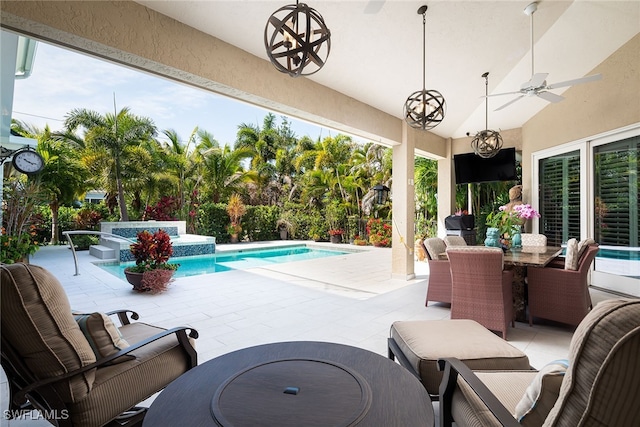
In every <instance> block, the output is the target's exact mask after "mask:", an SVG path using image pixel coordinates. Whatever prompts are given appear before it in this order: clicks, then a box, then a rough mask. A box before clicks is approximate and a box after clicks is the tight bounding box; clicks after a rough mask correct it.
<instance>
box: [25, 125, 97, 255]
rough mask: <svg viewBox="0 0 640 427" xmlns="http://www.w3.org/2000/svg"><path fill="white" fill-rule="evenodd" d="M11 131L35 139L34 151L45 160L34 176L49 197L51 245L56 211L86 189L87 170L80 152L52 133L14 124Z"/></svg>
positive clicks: (55, 231) (56, 225)
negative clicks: (81, 159) (40, 169)
mask: <svg viewBox="0 0 640 427" xmlns="http://www.w3.org/2000/svg"><path fill="white" fill-rule="evenodd" d="M14 130H17V131H18V133H20V134H21V135H22V136H24V137H27V138H33V139H36V140H37V147H36V151H37V152H38V153H39V154H40V155H41V156H42V158H43V160H44V167H43V169H42V171H40V173H38V174H37V175H36V176H35V182H36V183H37V185H38V186H39V188H40V191H42V192H43V193H44V194H46V198H47V200H48V204H49V208H50V209H51V244H53V245H56V244H58V242H59V239H58V234H59V233H58V230H59V228H60V227H59V221H58V212H59V210H60V207H61V206H62V205H65V204H71V203H73V202H74V201H75V200H76V199H77V197H78V196H80V195H81V194H82V193H84V192H85V191H86V190H88V189H89V188H88V183H87V178H88V175H89V174H88V170H87V168H86V167H85V166H84V165H83V164H82V162H81V161H80V153H79V151H78V150H76V149H74V147H72V146H70V145H69V144H68V143H67V142H65V141H64V140H62V139H60V138H58V137H57V136H56V135H55V134H53V133H52V132H51V130H50V129H49V126H46V127H45V128H44V130H40V129H38V128H36V127H33V126H29V125H25V124H23V123H19V122H18V123H16V126H15V127H14Z"/></svg>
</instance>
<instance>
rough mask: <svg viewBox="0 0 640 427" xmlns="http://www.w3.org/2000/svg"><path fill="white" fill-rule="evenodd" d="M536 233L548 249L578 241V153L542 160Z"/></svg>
mask: <svg viewBox="0 0 640 427" xmlns="http://www.w3.org/2000/svg"><path fill="white" fill-rule="evenodd" d="M538 177H539V179H538V180H539V184H540V185H539V189H540V194H539V201H540V202H539V204H540V220H539V221H538V224H539V232H540V233H541V234H544V235H545V236H547V243H548V244H549V245H550V246H560V245H561V244H562V243H565V242H566V241H567V240H569V239H571V238H576V239H579V238H580V217H581V215H580V151H579V150H576V151H572V152H569V153H563V154H560V155H557V156H553V157H547V158H545V159H541V160H540V163H539V174H538Z"/></svg>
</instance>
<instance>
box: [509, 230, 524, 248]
mask: <svg viewBox="0 0 640 427" xmlns="http://www.w3.org/2000/svg"><path fill="white" fill-rule="evenodd" d="M511 247H512V248H521V247H522V236H521V235H520V233H514V234H513V236H511Z"/></svg>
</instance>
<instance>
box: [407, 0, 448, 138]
mask: <svg viewBox="0 0 640 427" xmlns="http://www.w3.org/2000/svg"><path fill="white" fill-rule="evenodd" d="M418 14H419V15H422V38H423V43H422V90H419V91H416V92H414V93H412V94H411V95H410V96H409V98H407V101H406V102H405V103H404V119H405V121H406V122H407V124H408V125H409V126H411V127H412V128H416V129H421V130H428V129H433V128H434V127H436V126H438V125H439V124H440V122H442V120H444V115H445V112H446V103H445V101H444V96H442V94H441V93H440V92H438V91H437V90H433V89H429V90H427V89H426V84H425V81H426V43H427V32H426V22H427V19H426V14H427V6H426V5H424V6H421V7H420V8H419V9H418Z"/></svg>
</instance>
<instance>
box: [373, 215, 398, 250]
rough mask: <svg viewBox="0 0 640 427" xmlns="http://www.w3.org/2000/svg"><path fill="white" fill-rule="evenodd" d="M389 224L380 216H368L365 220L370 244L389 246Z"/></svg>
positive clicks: (390, 229) (390, 230) (390, 231)
mask: <svg viewBox="0 0 640 427" xmlns="http://www.w3.org/2000/svg"><path fill="white" fill-rule="evenodd" d="M392 231H393V229H392V227H391V224H389V223H387V222H385V221H382V220H381V219H380V218H370V219H369V220H368V221H367V234H368V235H369V242H371V244H372V245H376V246H384V247H391V234H392Z"/></svg>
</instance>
